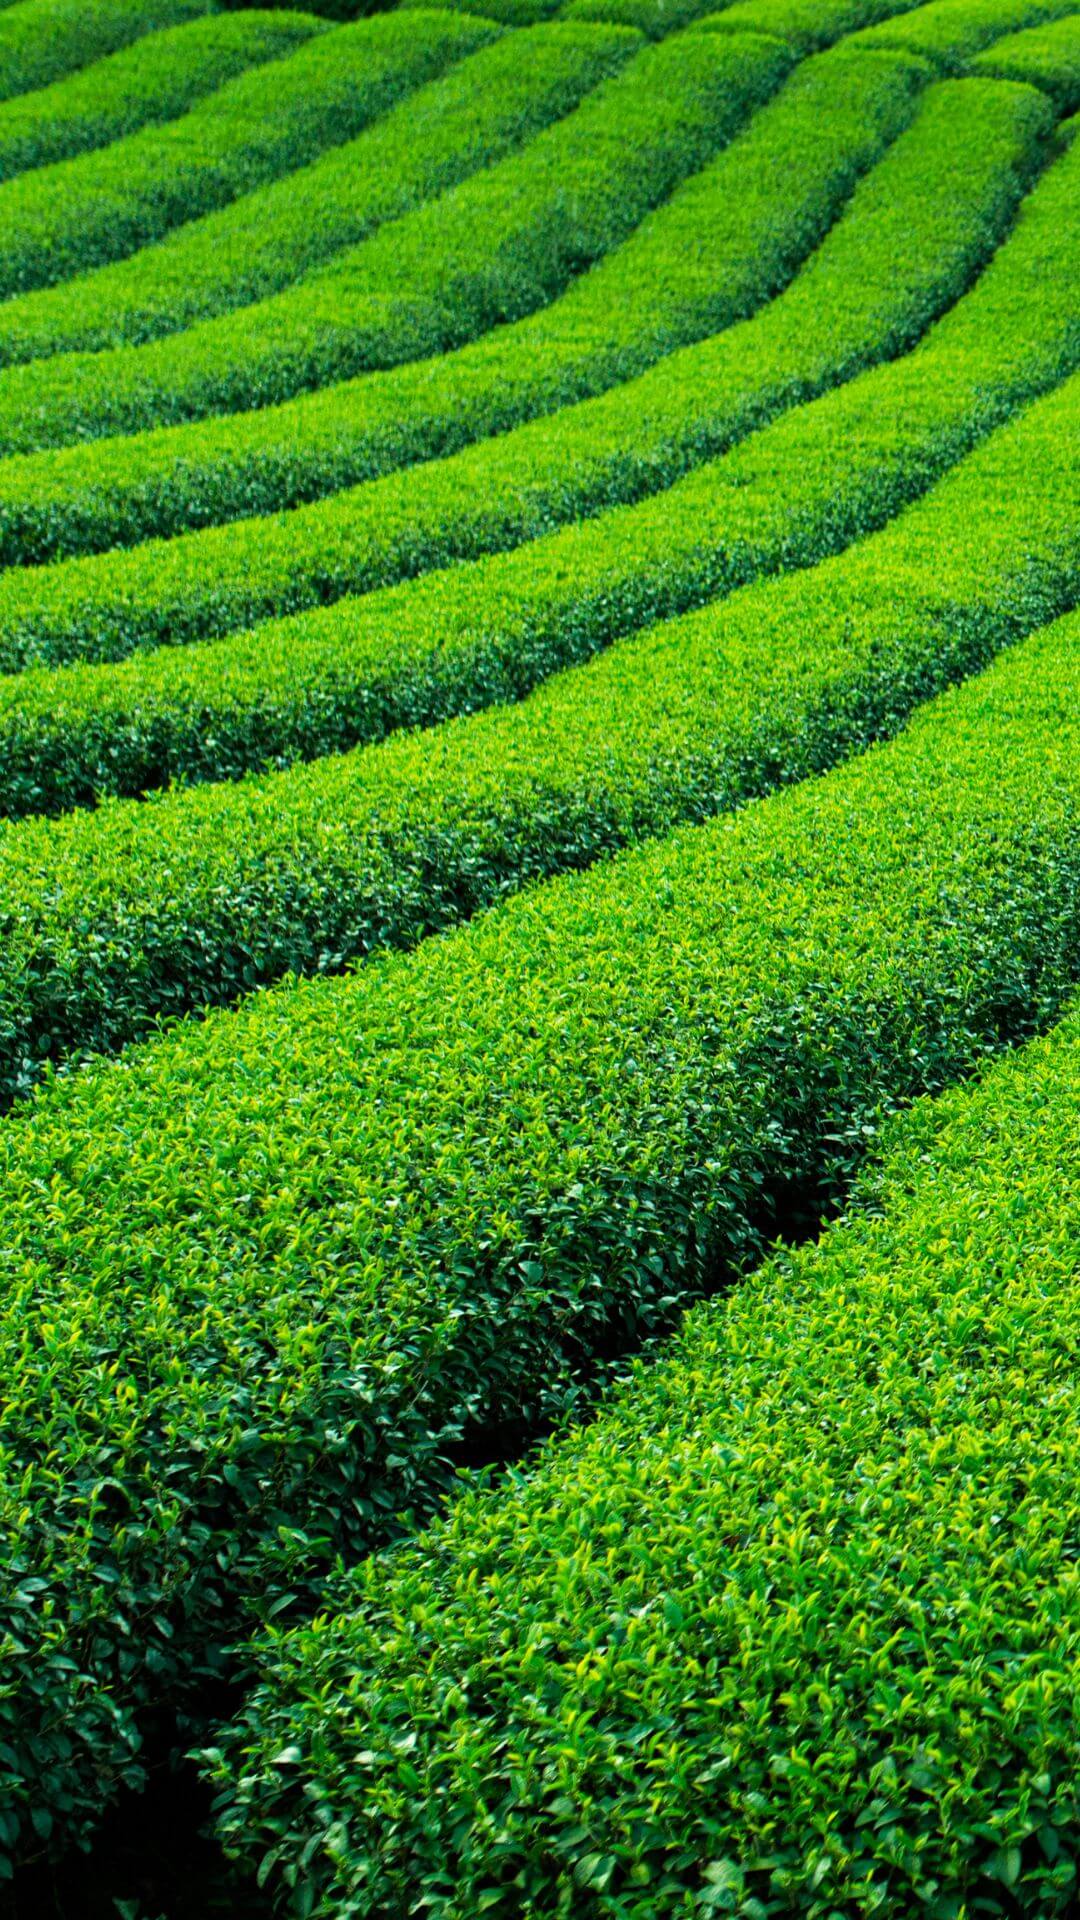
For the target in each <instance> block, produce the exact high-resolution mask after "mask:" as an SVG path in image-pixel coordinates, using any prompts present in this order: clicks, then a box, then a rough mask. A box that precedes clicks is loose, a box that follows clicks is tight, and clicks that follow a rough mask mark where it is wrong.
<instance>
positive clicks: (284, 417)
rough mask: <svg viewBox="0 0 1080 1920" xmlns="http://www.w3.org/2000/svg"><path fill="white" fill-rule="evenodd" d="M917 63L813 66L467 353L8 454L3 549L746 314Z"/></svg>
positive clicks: (794, 257) (390, 456) (735, 72)
mask: <svg viewBox="0 0 1080 1920" xmlns="http://www.w3.org/2000/svg"><path fill="white" fill-rule="evenodd" d="M564 31H565V30H564ZM588 31H594V29H588ZM724 44H725V45H726V46H727V47H728V48H729V49H730V59H731V63H732V64H731V67H730V69H728V70H727V75H726V79H725V88H726V89H727V91H728V94H729V96H730V97H732V98H733V99H734V98H737V97H738V94H739V91H740V89H742V90H744V97H747V96H746V95H745V90H746V89H748V88H750V86H751V83H752V81H753V77H754V72H755V67H756V65H757V63H758V62H760V63H761V64H762V65H763V67H764V73H763V75H762V86H763V88H765V87H767V86H768V85H769V84H770V82H771V81H773V80H775V79H778V78H779V70H778V69H777V70H772V69H770V66H769V47H768V43H764V42H760V43H759V42H747V41H745V40H743V39H739V40H729V41H726V42H725V43H724ZM755 55H756V59H755V57H754V56H755ZM921 72H922V69H921V68H919V67H914V66H913V65H912V64H911V63H910V62H909V61H907V60H906V58H905V57H901V58H900V59H899V60H897V59H896V58H894V57H893V56H891V55H880V54H876V55H863V56H858V57H854V58H849V57H847V56H846V55H845V53H844V52H843V50H842V49H837V50H836V51H834V52H833V53H831V54H828V55H825V56H822V57H820V58H818V59H815V60H811V61H809V62H807V63H806V64H805V65H804V66H801V67H800V68H798V69H797V70H796V72H795V73H794V75H793V76H792V77H791V79H790V80H789V81H788V83H787V85H786V86H785V87H784V88H783V89H782V91H781V92H780V94H779V96H778V97H777V99H776V100H774V101H771V102H769V103H768V104H767V105H764V106H762V107H761V108H760V109H759V111H758V112H757V114H756V115H754V117H753V118H752V119H751V121H750V124H749V125H748V126H747V127H746V129H745V130H744V131H743V132H742V133H740V134H739V135H738V137H737V138H736V139H735V140H734V141H733V142H732V144H731V146H730V147H729V148H727V149H726V151H725V152H723V153H722V154H720V155H719V157H718V158H717V159H715V160H714V161H713V162H712V163H711V164H710V165H709V166H707V167H705V168H704V169H703V170H701V171H700V172H699V173H697V174H695V175H692V176H691V177H690V178H689V179H687V180H686V181H684V182H683V184H682V185H681V186H680V187H679V188H678V189H677V190H676V191H675V193H674V194H673V195H672V197H671V199H670V200H669V201H667V202H666V203H664V204H663V205H662V206H661V207H659V208H658V209H657V210H656V211H655V212H654V213H652V214H651V215H649V216H647V218H646V219H645V220H644V221H643V223H642V225H641V226H640V227H638V228H637V229H636V230H635V232H634V233H633V234H632V235H631V236H630V238H629V239H628V240H626V241H625V242H624V243H623V244H622V245H621V246H620V247H617V248H616V249H615V250H614V251H613V252H611V253H610V254H608V255H606V256H605V257H604V259H603V260H601V261H600V262H598V263H597V265H596V266H595V267H593V269H592V270H591V271H590V272H589V273H587V274H583V275H581V276H579V277H578V278H577V279H576V280H575V281H574V282H573V283H572V284H571V286H570V287H569V288H568V289H567V291H566V292H565V293H564V294H563V295H562V296H561V297H560V298H559V299H558V300H556V301H555V302H554V303H553V304H552V305H551V306H549V307H547V308H545V309H544V310H543V311H542V312H541V313H539V314H535V315H532V316H530V318H528V319H527V320H523V321H520V322H518V323H517V324H516V325H514V326H508V327H499V328H496V329H495V330H494V332H492V333H490V334H488V335H486V336H485V337H483V338H482V339H480V340H478V341H475V342H473V343H472V345H470V346H468V347H465V348H462V349H460V350H459V352H457V353H456V354H451V355H449V356H447V357H445V358H443V359H441V360H436V361H422V362H420V363H419V364H418V365H416V366H409V365H406V366H403V367H399V368H394V369H392V370H390V371H388V372H384V373H380V374H373V375H368V376H365V377H362V378H360V379H358V380H356V381H353V382H351V383H347V384H345V385H343V386H339V387H336V388H331V389H329V390H328V391H325V392H323V393H321V394H307V395H304V396H302V397H301V398H299V399H297V400H294V401H291V402H286V403H285V404H284V405H283V406H281V407H278V408H271V409H268V410H266V411H263V412H256V413H248V414H244V415H230V416H227V417H226V418H224V419H219V420H210V421H204V422H198V423H195V424H192V425H187V426H184V427H177V428H167V429H159V430H158V431H157V432H154V433H144V434H140V435H139V436H137V437H132V438H124V439H121V440H113V441H98V442H96V443H92V444H90V445H78V446H74V447H70V448H66V449H63V450H59V451H54V452H49V453H43V454H39V455H36V456H33V457H27V458H24V459H19V460H14V461H11V462H7V463H4V464H2V465H0V547H2V550H3V553H4V555H5V556H6V557H8V558H10V559H11V560H27V561H29V560H33V559H35V558H38V559H41V558H45V557H47V556H48V555H50V554H52V553H54V552H56V551H57V550H58V549H60V550H63V548H64V544H65V542H67V543H68V544H69V545H70V546H74V547H76V548H78V547H80V546H86V545H94V544H97V543H103V544H106V545H110V544H115V543H119V542H130V541H132V540H134V539H136V538H138V537H140V535H143V536H145V535H146V534H148V533H153V532H155V531H157V532H168V531H171V530H175V529H177V528H180V527H182V526H184V525H185V524H187V523H189V522H194V523H196V524H198V523H200V522H206V521H208V520H209V521H211V522H213V521H219V520H222V519H228V518H230V517H235V516H237V515H243V514H250V513H252V512H253V511H258V510H259V509H262V510H264V511H266V510H271V509H274V508H276V507H279V506H289V505H294V504H297V503H298V502H300V501H303V500H306V499H310V498H311V497H313V496H319V495H321V494H324V493H326V492H332V491H335V490H336V489H338V488H341V487H343V486H346V485H349V484H355V483H356V482H360V481H363V480H365V479H368V478H370V477H373V476H374V475H377V474H378V473H379V472H381V471H383V470H386V469H390V468H394V467H396V466H400V465H402V464H407V463H409V462H411V461H416V460H419V459H421V458H423V457H425V456H430V455H438V454H446V453H450V452H453V451H454V450H455V449H456V448H458V447H460V446H462V445H463V444H467V443H469V442H472V441H475V440H476V439H478V438H482V437H483V436H484V435H485V434H490V433H499V432H506V431H507V430H509V429H511V428H513V427H514V426H515V425H517V424H518V423H519V422H520V421H521V420H522V419H525V418H528V417H530V416H532V415H535V414H537V413H540V414H548V413H551V412H552V411H554V410H556V409H557V408H558V407H559V406H560V405H561V404H563V403H566V402H572V401H575V400H577V399H579V398H581V397H584V396H587V395H588V394H589V393H590V392H595V391H597V390H598V389H603V388H604V387H607V386H610V385H612V384H613V383H616V382H618V381H619V380H623V379H627V378H629V377H631V376H632V375H634V374H636V373H638V372H640V371H641V370H642V369H643V368H646V367H648V366H649V365H650V363H652V362H654V361H655V360H656V359H657V358H658V357H660V356H662V355H664V354H665V353H669V352H671V351H672V349H674V348H677V347H679V346H682V345H683V344H685V343H686V342H687V341H693V340H697V339H701V338H702V337H703V336H706V335H708V334H710V333H712V332H714V331H717V330H720V329H722V328H723V327H725V326H727V325H730V324H731V323H732V322H734V321H738V320H739V319H741V318H742V317H744V316H745V315H746V314H747V313H750V312H753V311H754V309H755V308H756V307H758V306H760V305H761V304H762V302H764V301H766V300H767V299H768V298H769V297H770V296H772V295H775V294H776V293H777V292H779V291H780V290H781V289H782V288H783V287H784V286H785V285H786V284H787V282H788V281H789V280H790V278H791V276H792V274H793V273H794V271H795V269H796V268H797V266H798V265H799V263H800V261H801V260H803V259H805V257H806V255H807V254H808V253H809V252H810V251H811V249H812V248H813V247H814V245H815V244H816V243H817V242H818V241H819V240H820V239H821V238H822V236H823V234H824V233H826V232H827V230H828V227H829V225H830V223H831V221H832V220H833V219H834V218H835V217H836V215H837V213H838V211H839V210H840V208H841V207H842V205H843V203H844V201H845V199H846V197H847V195H848V194H850V192H851V191H852V189H853V187H854V186H855V184H856V182H857V180H858V178H859V177H860V175H861V174H862V173H863V172H864V171H865V170H866V169H867V168H868V167H869V166H870V165H871V164H872V162H873V161H874V160H875V159H877V158H879V157H880V154H881V152H882V150H883V147H884V146H885V145H886V144H887V143H888V141H889V140H890V139H892V138H894V137H895V135H896V134H898V133H899V132H900V131H901V130H902V128H903V126H904V124H905V122H906V120H907V118H908V117H909V115H910V114H911V113H912V112H913V111H914V109H915V104H916V101H915V96H914V91H913V90H914V88H915V87H916V86H917V84H918V80H919V77H920V74H921ZM751 101H752V96H750V97H749V98H748V104H750V103H751ZM780 180H782V181H783V182H784V192H783V194H782V195H781V194H780V193H779V192H778V190H777V185H776V183H777V182H778V181H780ZM16 591H18V590H17V589H16Z"/></svg>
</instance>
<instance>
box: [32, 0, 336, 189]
mask: <svg viewBox="0 0 1080 1920" xmlns="http://www.w3.org/2000/svg"><path fill="white" fill-rule="evenodd" d="M310 32H311V25H310V20H309V18H308V17H307V16H306V15H305V14H303V13H297V12H295V11H290V12H286V11H285V10H284V9H282V10H280V11H278V12H270V11H268V10H266V9H260V10H259V11H257V12H251V13H247V14H240V15H234V16H232V17H224V18H223V17H222V16H221V15H220V14H212V15H210V16H208V17H207V18H204V19H201V20H190V21H187V22H185V23H184V24H182V25H181V26H178V27H169V28H166V29H164V30H163V31H162V32H160V33H153V34H148V35H147V36H146V37H145V38H144V39H142V40H138V41H136V42H135V44H134V46H131V47H125V48H123V49H122V50H121V51H120V52H119V53H112V54H109V55H108V56H107V57H106V58H105V59H103V60H96V61H95V62H94V63H93V65H92V66H89V67H87V68H85V69H84V70H83V71H81V72H79V73H75V74H69V75H67V76H66V78H64V79H63V80H56V81H54V82H53V84H52V86H49V87H41V88H39V89H38V90H37V91H36V92H34V93H30V94H25V95H23V96H22V97H21V98H16V99H13V100H5V101H4V102H3V103H2V104H0V180H6V179H8V178H10V177H11V175H13V174H16V173H21V172H22V171H23V170H24V169H26V168H28V167H41V166H44V165H46V163H48V162H50V161H57V160H68V159H71V158H72V156H73V155H74V154H77V153H83V152H85V151H87V150H88V149H90V148H92V147H100V146H104V145H105V144H106V142H108V141H110V140H118V139H120V138H121V137H122V136H123V135H124V134H128V133H135V132H136V131H137V130H138V129H139V128H140V127H143V126H147V125H149V124H151V123H153V122H161V121H165V120H171V119H175V117H176V116H177V114H181V113H185V112H186V111H187V110H188V108H189V107H192V106H193V105H194V104H195V102H196V100H198V99H199V98H201V96H202V95H204V94H207V93H211V92H213V90H214V88H216V87H220V86H223V85H224V83H225V81H226V80H231V79H232V78H233V76H234V74H238V73H242V72H243V71H244V70H245V68H247V67H251V66H255V65H257V64H258V63H259V62H260V61H262V60H272V59H274V58H276V57H278V56H279V55H280V54H281V53H282V52H285V51H288V49H289V47H290V46H292V45H295V44H297V43H298V42H299V41H300V40H302V39H306V38H308V37H309V36H310Z"/></svg>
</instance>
